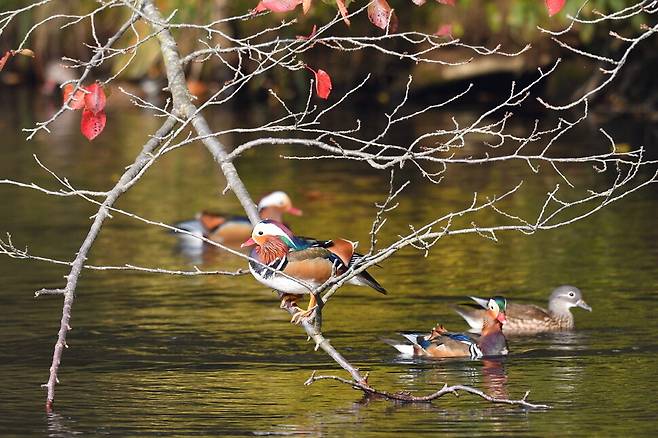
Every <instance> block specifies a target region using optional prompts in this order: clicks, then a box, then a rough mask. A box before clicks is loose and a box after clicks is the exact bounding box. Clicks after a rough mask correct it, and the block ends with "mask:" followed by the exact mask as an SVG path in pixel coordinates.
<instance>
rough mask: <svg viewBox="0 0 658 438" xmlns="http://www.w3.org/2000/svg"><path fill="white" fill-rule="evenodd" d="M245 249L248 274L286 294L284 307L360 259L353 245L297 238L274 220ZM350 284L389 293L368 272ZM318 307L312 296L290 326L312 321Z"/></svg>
mask: <svg viewBox="0 0 658 438" xmlns="http://www.w3.org/2000/svg"><path fill="white" fill-rule="evenodd" d="M242 246H243V247H245V246H250V247H252V249H251V252H250V254H249V255H250V257H251V258H252V259H253V260H249V270H250V271H251V274H252V275H253V276H254V278H255V279H256V280H258V281H259V282H261V283H262V284H264V285H265V286H267V287H270V288H272V289H274V290H276V291H279V292H281V293H282V294H283V297H282V300H281V306H282V307H284V306H285V305H292V304H296V302H297V300H298V299H299V298H300V296H301V295H304V294H310V293H311V290H312V289H315V288H316V287H318V286H320V285H322V284H323V283H324V282H326V281H327V280H329V279H330V278H331V277H332V276H333V275H336V276H338V275H341V274H343V273H344V272H346V271H347V270H348V269H349V268H350V267H351V266H352V265H353V264H354V263H355V262H356V260H357V259H358V255H357V256H356V257H355V252H354V248H355V246H356V245H355V243H354V242H351V241H349V240H346V239H333V240H317V239H310V238H303V237H297V236H295V235H294V234H292V232H291V231H290V230H289V229H288V228H287V227H286V226H285V225H283V224H282V223H280V222H278V221H275V220H272V219H266V220H262V221H260V222H259V223H258V224H256V226H255V227H254V229H253V232H252V233H251V237H250V238H249V239H248V240H247V241H246V242H244V243H243V244H242ZM282 273H283V274H286V275H287V276H290V277H292V278H294V279H297V280H300V281H295V280H293V279H291V278H288V277H286V276H285V275H281V274H282ZM349 283H350V284H354V285H357V286H368V287H371V288H372V289H374V290H376V291H377V292H380V293H382V294H386V289H384V288H383V287H382V286H381V285H380V284H379V283H378V282H377V280H375V279H374V278H373V277H372V276H371V275H370V274H368V272H366V271H362V272H361V273H359V274H358V275H356V276H355V277H353V278H352V279H351V280H350V281H349ZM316 307H317V301H316V297H315V295H314V294H311V298H310V302H309V305H308V308H307V309H306V310H303V311H302V310H300V311H299V312H297V313H296V314H295V315H293V318H292V320H291V322H294V323H299V322H301V320H302V319H303V318H308V317H310V316H311V315H312V314H313V311H314V310H315V308H316Z"/></svg>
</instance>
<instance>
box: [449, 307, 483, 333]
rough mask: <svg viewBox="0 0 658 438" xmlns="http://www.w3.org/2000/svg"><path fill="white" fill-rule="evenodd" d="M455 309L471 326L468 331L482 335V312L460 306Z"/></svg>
mask: <svg viewBox="0 0 658 438" xmlns="http://www.w3.org/2000/svg"><path fill="white" fill-rule="evenodd" d="M453 309H454V311H455V312H457V314H458V315H459V316H461V317H462V318H464V320H465V321H466V323H467V324H468V325H469V326H470V328H469V329H468V331H469V332H470V333H480V332H481V331H482V319H483V315H482V311H481V310H479V309H470V308H467V307H460V306H453Z"/></svg>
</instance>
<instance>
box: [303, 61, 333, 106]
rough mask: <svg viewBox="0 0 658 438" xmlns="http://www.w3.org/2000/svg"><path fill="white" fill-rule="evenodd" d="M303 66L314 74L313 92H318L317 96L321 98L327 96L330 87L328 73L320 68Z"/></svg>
mask: <svg viewBox="0 0 658 438" xmlns="http://www.w3.org/2000/svg"><path fill="white" fill-rule="evenodd" d="M305 67H306V68H307V69H309V70H311V71H312V72H313V74H314V75H315V92H316V93H317V94H318V97H320V98H322V99H326V98H328V97H329V93H331V88H332V86H331V77H329V73H327V72H326V71H324V70H322V69H320V68H319V69H318V71H315V70H313V69H312V68H311V67H309V66H308V65H307V66H305Z"/></svg>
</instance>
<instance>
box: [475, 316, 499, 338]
mask: <svg viewBox="0 0 658 438" xmlns="http://www.w3.org/2000/svg"><path fill="white" fill-rule="evenodd" d="M502 332H503V324H501V322H500V321H498V320H497V319H492V318H484V320H483V321H482V331H481V332H480V333H481V334H482V336H483V337H484V336H490V335H493V334H495V333H502Z"/></svg>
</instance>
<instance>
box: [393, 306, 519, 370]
mask: <svg viewBox="0 0 658 438" xmlns="http://www.w3.org/2000/svg"><path fill="white" fill-rule="evenodd" d="M506 306H507V301H506V300H505V298H503V297H493V298H491V299H489V300H488V301H487V310H486V311H485V313H484V317H483V318H482V319H481V320H480V329H481V332H482V334H481V335H479V336H478V335H467V334H465V333H451V332H448V331H447V330H446V329H445V328H444V327H443V326H442V325H437V326H436V327H434V328H433V329H432V331H431V333H429V334H422V333H402V336H404V337H405V338H406V339H407V340H408V341H409V342H411V344H400V343H398V342H395V341H386V342H387V343H389V344H391V345H392V346H393V347H394V348H395V349H396V350H398V351H399V352H400V353H402V354H405V355H410V356H429V357H470V358H471V359H480V358H483V357H490V356H504V355H506V354H507V353H508V348H507V340H506V339H505V335H504V334H503V329H502V328H503V324H504V323H505V320H506V318H505V309H506Z"/></svg>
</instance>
